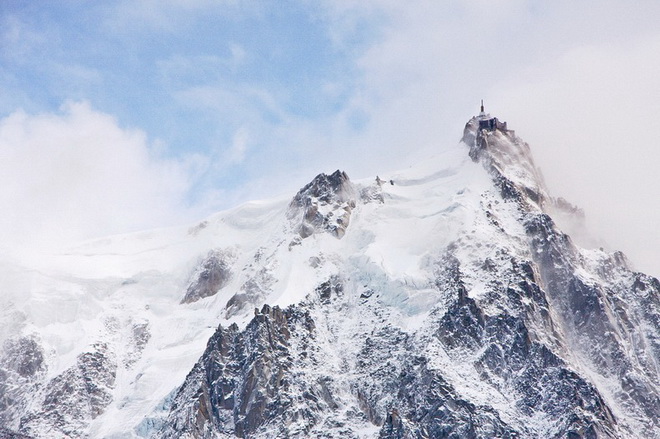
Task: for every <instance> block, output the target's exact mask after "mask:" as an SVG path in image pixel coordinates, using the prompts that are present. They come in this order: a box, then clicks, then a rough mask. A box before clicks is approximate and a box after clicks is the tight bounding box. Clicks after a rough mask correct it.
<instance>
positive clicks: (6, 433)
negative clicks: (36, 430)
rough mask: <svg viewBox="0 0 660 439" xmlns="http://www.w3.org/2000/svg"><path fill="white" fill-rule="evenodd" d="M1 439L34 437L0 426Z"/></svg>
mask: <svg viewBox="0 0 660 439" xmlns="http://www.w3.org/2000/svg"><path fill="white" fill-rule="evenodd" d="M0 439H32V438H31V437H30V436H26V435H24V434H20V433H16V432H15V431H11V430H8V429H6V428H4V427H0Z"/></svg>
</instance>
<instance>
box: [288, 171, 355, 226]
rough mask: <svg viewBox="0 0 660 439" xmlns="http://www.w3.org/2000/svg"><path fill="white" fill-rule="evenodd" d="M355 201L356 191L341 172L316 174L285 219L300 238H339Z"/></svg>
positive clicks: (300, 192)
mask: <svg viewBox="0 0 660 439" xmlns="http://www.w3.org/2000/svg"><path fill="white" fill-rule="evenodd" d="M357 198H358V196H357V193H356V189H355V187H354V186H353V184H352V183H351V181H350V180H349V178H348V175H346V173H345V172H341V171H339V170H337V171H335V172H334V173H332V174H331V175H326V174H319V175H317V176H316V177H314V179H313V180H312V181H311V182H310V183H309V184H307V185H305V186H304V187H303V188H302V189H301V190H300V191H299V192H298V193H297V194H296V196H295V197H294V198H293V200H292V201H291V203H290V204H289V211H288V213H287V216H288V218H289V220H290V221H291V222H292V223H293V226H294V229H295V230H296V232H297V233H298V234H299V235H300V236H301V237H302V238H307V237H308V236H311V235H312V234H314V233H318V232H321V231H325V232H328V233H330V234H332V235H333V236H335V237H337V238H341V237H343V236H344V234H345V233H346V228H347V227H348V224H349V222H350V218H351V211H352V210H353V209H354V208H355V205H356V200H357Z"/></svg>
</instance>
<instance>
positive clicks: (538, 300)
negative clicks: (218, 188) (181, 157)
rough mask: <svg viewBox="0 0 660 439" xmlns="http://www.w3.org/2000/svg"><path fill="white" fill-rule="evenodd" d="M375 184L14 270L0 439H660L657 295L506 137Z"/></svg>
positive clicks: (473, 140) (246, 210)
mask: <svg viewBox="0 0 660 439" xmlns="http://www.w3.org/2000/svg"><path fill="white" fill-rule="evenodd" d="M383 177H384V178H385V179H384V180H381V179H380V178H377V179H375V180H371V181H368V180H363V181H352V180H351V179H350V178H349V177H348V175H346V173H344V172H341V171H336V172H334V173H332V174H330V175H326V174H320V175H318V176H317V177H315V178H314V179H313V180H312V181H311V182H310V183H309V184H308V185H306V186H304V187H303V188H302V189H301V190H300V191H299V192H298V193H297V194H296V195H295V196H294V197H293V198H283V199H280V200H273V201H267V202H254V203H248V204H246V205H243V206H240V207H238V208H235V209H233V210H229V211H225V212H221V213H218V214H216V215H214V216H213V217H211V218H208V219H207V220H205V221H203V222H201V223H199V224H197V225H195V226H193V227H191V228H188V229H170V230H160V231H153V232H143V233H139V234H132V235H125V236H117V237H112V238H108V239H106V240H102V241H94V242H89V243H86V244H84V245H81V246H78V247H76V248H74V249H72V250H71V251H69V252H67V253H66V254H60V255H42V256H41V257H40V258H38V259H35V260H29V261H18V262H17V261H4V262H3V265H2V274H3V279H5V285H4V286H3V287H4V288H5V289H6V290H9V291H14V292H15V293H14V294H11V295H9V298H10V300H9V301H8V306H7V307H6V308H5V310H4V311H3V314H2V316H1V317H0V318H2V321H3V324H4V326H5V328H8V329H6V330H4V332H2V333H1V334H0V335H1V336H2V337H3V340H4V342H3V347H2V353H1V354H0V420H1V422H0V424H1V425H3V429H0V438H1V437H16V438H23V437H32V438H73V437H98V438H233V437H241V438H276V437H283V438H284V437H288V438H311V437H313V438H316V437H319V438H388V439H389V438H392V439H393V438H397V439H403V438H445V437H447V438H450V437H455V438H496V437H499V438H656V437H660V433H659V432H660V421H659V420H660V384H659V383H660V366H659V364H660V282H658V280H657V279H655V278H652V277H650V276H647V275H644V274H642V273H638V272H635V271H633V270H631V269H630V268H629V266H628V263H627V261H626V258H625V256H624V255H623V254H621V253H618V252H616V253H607V252H605V251H603V250H590V249H584V248H580V247H578V246H577V245H576V244H575V243H574V242H573V240H572V239H571V237H570V236H568V235H567V234H566V233H564V232H563V231H562V230H561V229H560V227H559V226H558V225H557V224H556V222H555V220H553V217H554V216H555V215H556V214H558V213H560V214H562V215H578V214H579V210H578V209H576V208H575V207H574V206H571V205H570V204H568V203H567V202H566V201H565V200H563V199H561V198H553V197H551V196H550V195H549V194H548V191H547V189H546V188H545V186H544V184H543V181H542V178H541V176H540V173H539V172H538V170H537V168H536V166H535V165H534V162H533V160H532V156H531V153H530V148H529V146H528V145H527V144H526V143H525V142H524V141H522V140H521V139H520V138H518V137H517V136H516V135H515V133H514V132H513V131H511V130H508V129H507V125H506V124H505V123H502V122H500V121H499V120H497V119H496V118H491V117H490V116H489V115H486V114H483V115H480V116H478V117H475V118H473V119H471V120H470V121H469V122H468V123H467V125H466V127H465V130H464V135H463V139H462V141H461V142H460V144H459V145H458V146H456V147H455V148H449V149H447V150H445V152H443V153H442V154H439V155H438V156H436V157H433V158H430V159H429V160H427V161H425V162H424V163H422V164H420V165H419V166H415V167H412V168H410V169H407V170H405V171H401V172H398V173H392V174H390V175H385V174H383Z"/></svg>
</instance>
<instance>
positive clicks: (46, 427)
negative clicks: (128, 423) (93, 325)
mask: <svg viewBox="0 0 660 439" xmlns="http://www.w3.org/2000/svg"><path fill="white" fill-rule="evenodd" d="M116 370H117V365H116V363H115V361H114V360H113V359H112V358H111V355H110V354H109V353H108V351H107V346H106V345H104V344H97V345H95V346H94V349H93V350H92V351H90V352H85V353H83V354H81V355H79V356H78V358H77V359H76V364H75V365H74V366H72V367H70V368H69V369H67V370H65V371H64V372H62V373H61V374H59V375H57V376H56V377H55V378H53V379H52V380H51V381H50V382H49V383H48V384H47V385H46V386H45V388H44V397H43V400H42V402H41V403H40V404H39V409H38V410H36V411H34V412H32V413H30V414H28V415H27V416H25V417H24V418H22V419H21V424H20V428H19V431H20V432H21V433H27V434H35V435H42V434H43V432H44V431H51V432H52V437H81V436H84V434H85V431H86V429H87V427H88V425H89V422H90V421H91V420H92V419H94V418H96V417H97V416H99V415H100V414H101V413H103V411H104V410H105V408H106V407H107V406H108V404H110V402H111V401H112V393H111V390H112V388H113V387H114V384H115V377H116Z"/></svg>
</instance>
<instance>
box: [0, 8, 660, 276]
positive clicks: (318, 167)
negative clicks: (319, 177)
mask: <svg viewBox="0 0 660 439" xmlns="http://www.w3.org/2000/svg"><path fill="white" fill-rule="evenodd" d="M659 21H660V2H658V1H657V0H637V1H635V2H629V1H621V0H616V1H614V0H598V1H596V0H583V1H574V0H571V1H568V0H554V1H552V2H544V1H538V0H526V1H525V0H499V1H498V0H490V1H483V0H446V1H439V0H436V1H430V0H410V1H406V2H401V1H398V0H335V1H330V0H316V1H311V0H299V1H289V0H281V1H277V2H274V1H259V0H245V1H242V0H131V1H128V0H106V1H103V2H96V1H91V0H62V1H58V2H52V1H46V0H33V1H29V2H27V1H24V0H2V1H0V210H1V212H2V214H0V248H2V249H4V250H11V249H14V248H19V247H21V246H30V245H32V246H44V245H46V244H49V243H56V242H57V243H59V242H69V241H71V240H78V239H87V238H93V237H98V236H104V235H108V234H115V233H123V232H130V231H135V230H140V229H147V228H154V227H164V226H170V225H174V224H187V223H192V222H194V221H196V220H199V219H201V218H203V217H205V216H206V215H209V214H211V213H212V212H215V211H218V210H221V209H225V208H229V207H233V206H235V205H237V204H240V203H242V202H245V201H248V200H251V199H263V198H269V197H273V196H278V195H283V194H291V195H293V194H294V193H295V191H297V190H298V189H299V188H300V187H301V186H303V185H304V184H305V183H307V182H308V181H310V180H311V179H312V178H313V177H314V176H315V175H316V174H318V173H320V172H332V171H334V170H335V169H342V170H345V171H346V172H347V173H348V174H349V175H350V176H351V177H352V178H364V177H370V176H375V175H376V174H380V175H387V173H388V172H390V171H393V170H396V169H399V168H401V167H405V166H408V165H410V164H412V163H414V162H415V161H416V160H420V159H422V158H423V157H425V156H427V155H428V154H431V153H433V151H437V150H438V149H441V148H446V147H453V146H455V145H456V144H457V142H458V141H459V140H460V137H461V134H462V130H463V126H464V124H465V122H466V121H467V120H468V119H469V118H470V117H471V116H473V115H475V114H476V113H477V112H478V106H479V101H480V99H484V101H485V104H486V109H487V111H489V112H490V113H492V114H493V115H496V116H498V117H499V118H500V119H502V120H506V121H507V122H508V123H509V126H510V127H511V128H513V129H515V130H516V133H517V134H518V135H520V136H521V137H522V138H524V139H525V140H526V141H527V142H528V143H529V144H530V146H531V148H532V152H533V154H534V157H535V160H536V162H537V165H538V166H539V167H540V168H541V171H542V172H543V174H544V176H545V180H546V183H547V185H548V187H549V189H550V191H551V193H552V194H553V195H555V196H562V197H564V198H566V199H568V200H569V201H570V202H572V203H574V204H576V205H578V206H579V207H581V208H583V209H584V211H585V214H586V219H587V223H588V227H589V228H590V230H592V231H593V233H594V235H596V236H598V237H599V239H600V240H601V241H599V243H600V244H601V245H603V246H605V247H607V248H608V249H620V250H623V251H624V252H625V253H626V254H627V255H628V256H629V259H630V260H631V261H632V263H633V266H634V267H635V268H637V269H639V270H643V271H647V272H649V273H651V274H653V275H655V276H660V233H658V227H657V226H658V225H659V224H660V201H659V200H660V197H658V195H657V194H658V193H660V176H659V175H658V172H657V167H658V164H660V140H659V139H658V137H657V135H656V132H657V131H658V129H659V128H660V83H659V82H658V78H660V27H659V26H658V25H657V23H658V22H659Z"/></svg>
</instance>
